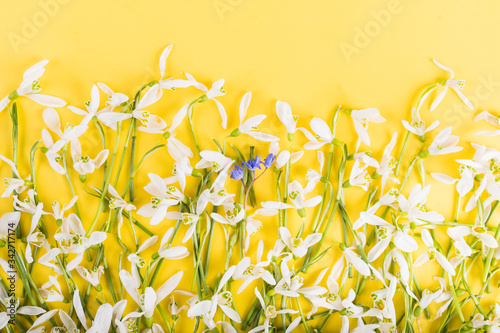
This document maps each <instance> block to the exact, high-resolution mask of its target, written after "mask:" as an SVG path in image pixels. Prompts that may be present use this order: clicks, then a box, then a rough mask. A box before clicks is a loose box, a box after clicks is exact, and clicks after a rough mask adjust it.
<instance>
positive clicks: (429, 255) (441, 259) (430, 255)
mask: <svg viewBox="0 0 500 333" xmlns="http://www.w3.org/2000/svg"><path fill="white" fill-rule="evenodd" d="M421 235H422V240H423V242H424V243H425V245H427V246H428V247H429V249H428V250H427V251H426V252H424V253H422V255H421V256H420V257H418V258H417V260H416V261H415V263H414V264H413V266H414V267H418V266H421V265H423V264H425V263H426V262H427V261H428V260H431V261H432V260H436V261H437V262H438V263H439V264H440V265H441V267H443V269H444V270H445V271H446V272H448V274H450V275H452V276H453V275H455V269H454V268H453V265H452V264H450V262H449V261H448V259H446V257H445V256H444V255H443V254H442V253H441V252H439V251H438V250H437V249H436V247H435V246H434V240H433V239H432V237H431V234H430V232H429V230H427V229H422V232H421Z"/></svg>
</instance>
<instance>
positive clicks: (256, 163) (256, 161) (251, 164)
mask: <svg viewBox="0 0 500 333" xmlns="http://www.w3.org/2000/svg"><path fill="white" fill-rule="evenodd" d="M242 163H243V164H244V165H245V166H246V167H247V168H248V170H252V171H255V170H257V169H260V163H261V162H260V156H257V157H255V158H251V159H249V160H248V162H242Z"/></svg>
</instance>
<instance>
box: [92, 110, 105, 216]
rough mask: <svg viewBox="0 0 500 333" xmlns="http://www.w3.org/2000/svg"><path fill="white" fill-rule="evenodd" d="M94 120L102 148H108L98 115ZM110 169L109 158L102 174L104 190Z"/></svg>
mask: <svg viewBox="0 0 500 333" xmlns="http://www.w3.org/2000/svg"><path fill="white" fill-rule="evenodd" d="M92 121H93V122H94V125H95V127H96V128H97V131H98V132H99V136H100V138H101V144H102V149H106V136H105V135H104V129H103V128H102V125H101V123H99V121H98V119H97V117H92ZM107 170H108V160H107V159H106V161H104V164H103V176H102V191H104V190H105V188H104V185H106V174H107ZM105 210H106V207H104V208H103V212H104V211H105Z"/></svg>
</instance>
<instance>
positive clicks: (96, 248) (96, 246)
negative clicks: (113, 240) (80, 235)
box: [90, 244, 99, 251]
mask: <svg viewBox="0 0 500 333" xmlns="http://www.w3.org/2000/svg"><path fill="white" fill-rule="evenodd" d="M90 248H91V249H92V250H96V251H97V250H99V244H94V245H92V246H90Z"/></svg>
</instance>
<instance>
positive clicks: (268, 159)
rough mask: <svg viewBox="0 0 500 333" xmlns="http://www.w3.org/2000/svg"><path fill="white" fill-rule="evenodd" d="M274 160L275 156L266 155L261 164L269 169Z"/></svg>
mask: <svg viewBox="0 0 500 333" xmlns="http://www.w3.org/2000/svg"><path fill="white" fill-rule="evenodd" d="M275 158H276V156H274V155H273V154H269V155H267V157H266V159H265V160H264V162H262V164H264V166H265V167H266V168H269V167H270V166H271V165H273V162H274V159H275Z"/></svg>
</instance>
